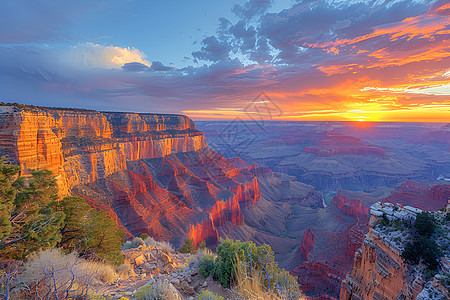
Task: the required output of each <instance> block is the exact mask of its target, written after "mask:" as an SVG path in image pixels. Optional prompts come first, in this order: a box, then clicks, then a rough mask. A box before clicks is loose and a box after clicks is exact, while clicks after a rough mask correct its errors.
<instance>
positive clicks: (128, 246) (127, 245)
mask: <svg viewBox="0 0 450 300" xmlns="http://www.w3.org/2000/svg"><path fill="white" fill-rule="evenodd" d="M141 245H142V246H143V245H145V243H144V241H143V240H142V239H141V238H140V237H135V238H134V239H132V240H131V241H126V242H125V244H123V246H122V251H123V250H128V249H133V248H137V247H139V246H141Z"/></svg>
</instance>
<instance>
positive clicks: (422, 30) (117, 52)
mask: <svg viewBox="0 0 450 300" xmlns="http://www.w3.org/2000/svg"><path fill="white" fill-rule="evenodd" d="M257 4H260V5H257ZM447 4H448V1H437V2H436V1H427V0H424V1H409V0H392V1H369V0H367V1H365V0H364V1H343V0H340V1H331V0H330V1H319V0H309V1H301V2H297V3H294V4H292V6H291V7H289V8H287V9H284V10H282V11H279V12H270V13H269V12H268V10H267V9H268V7H270V1H262V2H261V1H249V2H247V3H246V4H243V5H238V7H239V8H235V12H236V13H237V14H238V15H239V18H238V19H237V20H235V21H233V22H231V21H230V20H228V19H225V18H221V19H220V20H218V22H219V24H218V30H217V32H216V33H215V34H214V35H211V36H208V37H206V38H204V39H203V40H202V41H201V43H199V48H200V49H199V50H198V51H194V52H193V53H192V61H194V62H198V61H204V62H205V64H202V63H201V64H195V65H194V64H192V65H190V66H187V67H184V68H177V67H171V66H167V65H165V64H164V63H163V62H160V61H153V62H151V60H150V59H147V58H146V57H145V55H144V53H142V52H141V51H139V50H137V49H134V48H129V47H116V46H108V45H99V44H93V43H83V44H78V45H76V46H73V47H66V48H64V47H62V46H60V47H54V48H53V47H48V46H40V47H38V46H30V45H27V46H24V45H22V46H17V45H10V46H8V47H6V46H3V47H2V46H1V45H0V97H2V100H3V101H8V100H14V101H19V102H27V103H32V104H41V105H57V106H61V105H66V106H74V103H76V105H77V106H85V107H87V108H94V109H105V110H126V111H128V110H134V111H147V112H149V111H153V112H163V113H179V112H183V111H188V112H189V113H195V115H196V116H197V117H198V118H202V116H203V117H206V115H205V114H212V115H221V116H226V117H230V116H232V115H233V112H237V113H236V115H238V114H239V113H238V112H239V111H241V110H242V109H244V108H245V107H246V106H247V105H248V103H249V101H251V100H252V99H254V97H255V96H256V95H258V94H259V93H260V92H261V91H263V92H265V93H266V94H267V95H268V96H269V97H271V99H272V100H273V101H275V102H276V103H277V105H278V106H280V108H281V109H282V110H283V111H284V112H285V114H284V117H285V118H289V119H292V120H297V119H298V120H303V119H314V118H315V119H320V118H321V119H340V120H349V119H350V120H352V119H353V118H354V117H358V118H370V119H371V120H386V118H387V117H385V116H388V115H389V114H390V113H388V112H389V111H393V112H397V113H393V114H391V115H390V116H396V117H398V118H400V117H401V120H408V113H410V112H414V114H412V115H411V116H417V115H418V114H419V113H420V114H423V116H425V117H424V118H425V119H426V118H428V119H429V120H433V115H432V114H430V112H432V113H433V114H436V113H437V110H439V109H442V107H446V106H447V107H448V106H449V105H450V103H449V99H448V93H449V92H448V85H447V81H448V77H449V76H448V70H449V65H450V56H449V53H450V49H449V46H448V40H449V34H450V28H449V24H448V13H449V9H448V8H447V6H446V5H447ZM185 61H189V59H187V58H186V59H185ZM21 100H22V101H21ZM63 101H66V103H63V104H61V102H63ZM224 112H227V113H226V114H224ZM441 116H442V114H441ZM414 118H415V117H411V118H410V119H414Z"/></svg>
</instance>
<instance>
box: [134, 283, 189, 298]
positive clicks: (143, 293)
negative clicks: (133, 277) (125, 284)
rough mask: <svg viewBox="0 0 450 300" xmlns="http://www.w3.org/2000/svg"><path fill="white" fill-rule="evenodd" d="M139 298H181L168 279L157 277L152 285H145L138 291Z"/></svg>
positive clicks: (137, 296)
mask: <svg viewBox="0 0 450 300" xmlns="http://www.w3.org/2000/svg"><path fill="white" fill-rule="evenodd" d="M136 299H137V300H159V299H165V300H181V299H183V298H182V297H181V295H180V294H179V293H178V291H177V290H176V289H175V287H174V286H173V285H172V284H171V283H170V282H169V281H167V280H166V279H157V280H156V282H155V283H153V284H152V285H145V286H143V287H141V288H140V289H139V290H137V292H136Z"/></svg>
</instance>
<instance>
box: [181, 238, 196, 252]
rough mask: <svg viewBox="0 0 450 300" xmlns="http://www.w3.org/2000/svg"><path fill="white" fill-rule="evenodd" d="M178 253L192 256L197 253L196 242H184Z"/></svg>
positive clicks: (190, 240) (189, 240) (188, 240)
mask: <svg viewBox="0 0 450 300" xmlns="http://www.w3.org/2000/svg"><path fill="white" fill-rule="evenodd" d="M178 252H180V253H191V254H195V253H197V249H196V248H195V246H194V241H193V240H192V239H186V240H185V241H184V244H183V246H181V248H180V249H178Z"/></svg>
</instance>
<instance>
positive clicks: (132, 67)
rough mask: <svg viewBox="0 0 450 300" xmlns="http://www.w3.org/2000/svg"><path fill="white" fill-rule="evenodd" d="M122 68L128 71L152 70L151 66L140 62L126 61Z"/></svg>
mask: <svg viewBox="0 0 450 300" xmlns="http://www.w3.org/2000/svg"><path fill="white" fill-rule="evenodd" d="M122 69H123V70H125V71H127V72H144V71H148V70H150V68H149V67H147V66H146V65H144V64H141V63H139V62H131V63H126V64H124V65H123V66H122Z"/></svg>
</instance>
